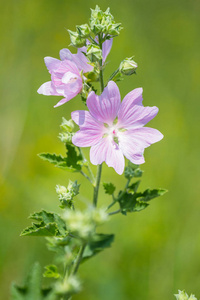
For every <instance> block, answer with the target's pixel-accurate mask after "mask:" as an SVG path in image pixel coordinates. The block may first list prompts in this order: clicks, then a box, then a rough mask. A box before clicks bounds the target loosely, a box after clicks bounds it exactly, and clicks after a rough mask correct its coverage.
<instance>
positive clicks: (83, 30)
mask: <svg viewBox="0 0 200 300" xmlns="http://www.w3.org/2000/svg"><path fill="white" fill-rule="evenodd" d="M76 28H77V32H78V34H79V35H80V36H81V37H83V38H87V37H88V36H89V35H90V28H89V26H88V24H83V25H80V26H76Z"/></svg>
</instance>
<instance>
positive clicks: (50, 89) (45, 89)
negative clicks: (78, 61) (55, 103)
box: [37, 81, 61, 96]
mask: <svg viewBox="0 0 200 300" xmlns="http://www.w3.org/2000/svg"><path fill="white" fill-rule="evenodd" d="M37 92H38V94H43V95H46V96H50V95H55V96H60V95H61V94H59V93H58V92H57V91H56V89H55V87H54V86H53V85H52V83H51V81H47V82H45V83H43V84H42V85H41V86H40V87H39V89H38V90H37Z"/></svg>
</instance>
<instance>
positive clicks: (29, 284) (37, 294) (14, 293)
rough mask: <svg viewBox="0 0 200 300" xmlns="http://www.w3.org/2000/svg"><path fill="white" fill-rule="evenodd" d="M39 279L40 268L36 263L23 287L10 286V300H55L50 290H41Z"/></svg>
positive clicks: (40, 274) (40, 275)
mask: <svg viewBox="0 0 200 300" xmlns="http://www.w3.org/2000/svg"><path fill="white" fill-rule="evenodd" d="M41 279H42V272H41V267H40V265H39V264H38V263H36V264H35V265H34V266H33V268H32V270H31V272H30V273H29V275H28V277H27V279H26V282H25V286H24V287H19V286H17V285H16V284H13V285H12V288H11V300H56V296H55V295H54V292H53V290H52V289H51V288H49V289H42V287H41Z"/></svg>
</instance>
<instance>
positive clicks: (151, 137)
mask: <svg viewBox="0 0 200 300" xmlns="http://www.w3.org/2000/svg"><path fill="white" fill-rule="evenodd" d="M128 132H129V135H130V138H131V137H133V138H134V139H135V140H137V141H138V143H140V144H141V145H142V147H143V148H147V147H149V146H150V145H151V144H154V143H156V142H159V141H160V140H162V138H163V134H162V133H161V132H160V131H158V130H157V129H154V128H150V127H141V128H137V129H133V130H130V131H128Z"/></svg>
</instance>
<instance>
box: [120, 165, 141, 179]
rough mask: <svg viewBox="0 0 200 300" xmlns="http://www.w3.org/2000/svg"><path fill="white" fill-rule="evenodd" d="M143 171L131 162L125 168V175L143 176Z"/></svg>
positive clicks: (128, 176) (128, 177)
mask: <svg viewBox="0 0 200 300" xmlns="http://www.w3.org/2000/svg"><path fill="white" fill-rule="evenodd" d="M142 173H143V171H142V170H140V168H139V167H138V166H137V165H134V164H132V163H130V162H129V164H128V166H127V167H126V168H125V171H124V176H125V177H126V178H127V179H131V178H133V177H141V176H142Z"/></svg>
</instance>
